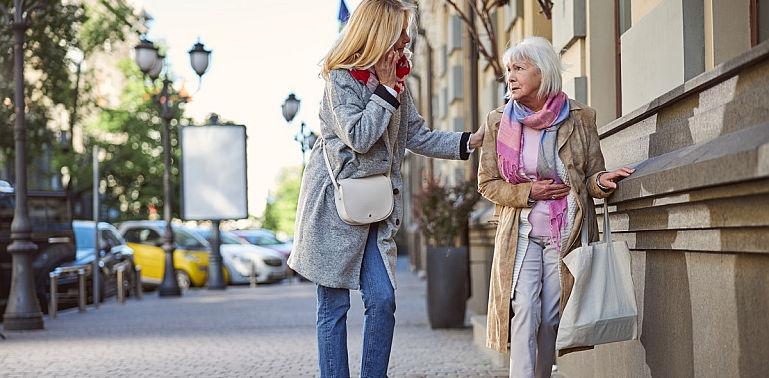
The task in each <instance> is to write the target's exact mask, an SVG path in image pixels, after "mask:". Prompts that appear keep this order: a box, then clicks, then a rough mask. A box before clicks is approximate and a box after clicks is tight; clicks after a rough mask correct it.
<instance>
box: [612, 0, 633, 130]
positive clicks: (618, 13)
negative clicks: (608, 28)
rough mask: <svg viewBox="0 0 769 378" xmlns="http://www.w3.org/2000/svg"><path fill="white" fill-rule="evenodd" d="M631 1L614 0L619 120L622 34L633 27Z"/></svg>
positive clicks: (616, 91) (615, 65)
mask: <svg viewBox="0 0 769 378" xmlns="http://www.w3.org/2000/svg"><path fill="white" fill-rule="evenodd" d="M630 16H631V15H630V0H614V17H615V19H614V26H615V27H614V29H615V33H614V51H615V62H614V67H615V70H614V72H615V77H614V83H615V93H616V97H617V102H616V106H615V108H616V109H617V112H616V114H615V116H616V117H617V118H619V117H621V116H622V44H621V41H622V34H624V33H625V32H626V31H628V29H630V26H631V22H632V21H631V17H630Z"/></svg>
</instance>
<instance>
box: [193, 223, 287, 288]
mask: <svg viewBox="0 0 769 378" xmlns="http://www.w3.org/2000/svg"><path fill="white" fill-rule="evenodd" d="M190 231H192V232H194V233H195V234H197V235H198V236H200V237H202V238H205V239H206V240H207V241H208V242H209V243H211V242H212V236H213V230H211V229H210V228H194V229H190ZM220 252H221V254H222V260H224V267H225V269H227V273H229V276H230V282H229V283H231V284H246V283H249V282H250V277H251V274H252V272H253V274H254V275H255V276H256V282H258V283H271V282H277V281H280V280H282V279H284V278H286V275H287V274H286V273H287V269H288V265H287V264H286V259H285V258H284V257H283V255H282V254H280V253H279V252H276V251H273V250H271V249H268V248H263V247H259V246H256V245H252V244H250V243H248V242H246V241H244V240H242V239H241V238H239V237H237V236H236V235H234V234H233V233H231V232H227V231H222V232H221V248H220Z"/></svg>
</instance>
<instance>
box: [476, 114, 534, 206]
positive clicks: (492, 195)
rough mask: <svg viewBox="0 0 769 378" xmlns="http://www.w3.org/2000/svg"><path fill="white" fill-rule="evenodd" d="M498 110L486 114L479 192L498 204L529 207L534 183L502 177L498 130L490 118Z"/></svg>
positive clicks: (479, 169)
mask: <svg viewBox="0 0 769 378" xmlns="http://www.w3.org/2000/svg"><path fill="white" fill-rule="evenodd" d="M495 112H496V111H492V112H491V113H489V115H488V116H486V124H485V125H484V126H483V127H485V128H486V135H485V137H484V138H483V145H482V146H481V157H480V166H479V167H478V192H479V193H481V195H482V196H483V197H485V198H486V199H488V200H489V201H491V202H494V203H496V204H498V205H502V206H508V207H515V208H524V207H529V204H528V199H529V192H531V185H532V183H530V182H526V183H521V184H511V183H509V182H507V181H505V179H504V178H502V175H501V174H500V173H499V165H498V164H497V131H498V129H497V128H496V126H495V125H494V122H492V121H491V120H490V119H491V117H492V115H494V113H495Z"/></svg>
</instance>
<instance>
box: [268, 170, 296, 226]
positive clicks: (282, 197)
mask: <svg viewBox="0 0 769 378" xmlns="http://www.w3.org/2000/svg"><path fill="white" fill-rule="evenodd" d="M301 181H302V173H301V170H300V169H298V168H296V167H287V168H283V170H282V171H281V173H280V175H279V178H278V184H277V186H276V187H275V191H274V192H272V193H270V197H269V198H268V199H267V207H265V209H264V216H263V221H262V227H264V228H267V229H270V230H274V231H278V232H284V233H286V235H289V236H291V235H294V222H295V221H296V205H297V202H298V201H299V187H300V186H301Z"/></svg>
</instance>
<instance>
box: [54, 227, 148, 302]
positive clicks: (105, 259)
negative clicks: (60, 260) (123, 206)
mask: <svg viewBox="0 0 769 378" xmlns="http://www.w3.org/2000/svg"><path fill="white" fill-rule="evenodd" d="M72 229H73V230H74V232H75V246H76V248H77V249H76V256H75V261H71V262H68V263H64V264H62V265H61V266H71V265H85V264H88V265H91V264H93V260H94V258H95V254H94V238H95V232H94V231H95V230H94V222H93V221H84V220H75V221H72ZM133 254H134V252H133V249H131V247H129V246H128V245H127V244H126V242H125V239H123V237H122V236H121V235H120V232H119V231H118V230H117V228H115V227H114V226H113V225H111V224H109V223H106V222H99V268H100V273H101V275H100V281H99V282H100V285H99V287H100V289H99V299H100V301H103V300H104V298H107V297H110V296H113V295H115V293H116V292H117V281H116V280H117V275H116V274H115V265H116V264H118V263H120V262H123V261H128V262H130V264H131V272H133V267H134V258H133ZM126 279H127V280H128V281H127V282H125V283H124V285H125V284H128V285H132V284H133V281H132V280H133V275H132V274H128V275H126ZM91 280H92V276H91V278H89V279H88V281H89V282H88V285H87V286H86V288H87V290H88V296H89V298H91V301H93V296H92V295H93V293H92V291H93V283H92V282H91ZM76 281H77V277H74V276H70V277H63V278H61V279H60V280H59V286H60V287H62V288H63V287H68V286H69V284H71V285H72V286H74V285H75V284H76ZM63 291H64V290H63V289H60V290H59V292H60V293H62V292H63ZM72 294H73V295H67V294H63V295H62V299H60V303H62V304H64V303H65V302H66V299H67V298H70V297H72V299H76V295H77V292H76V291H75V292H74V293H72Z"/></svg>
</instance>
